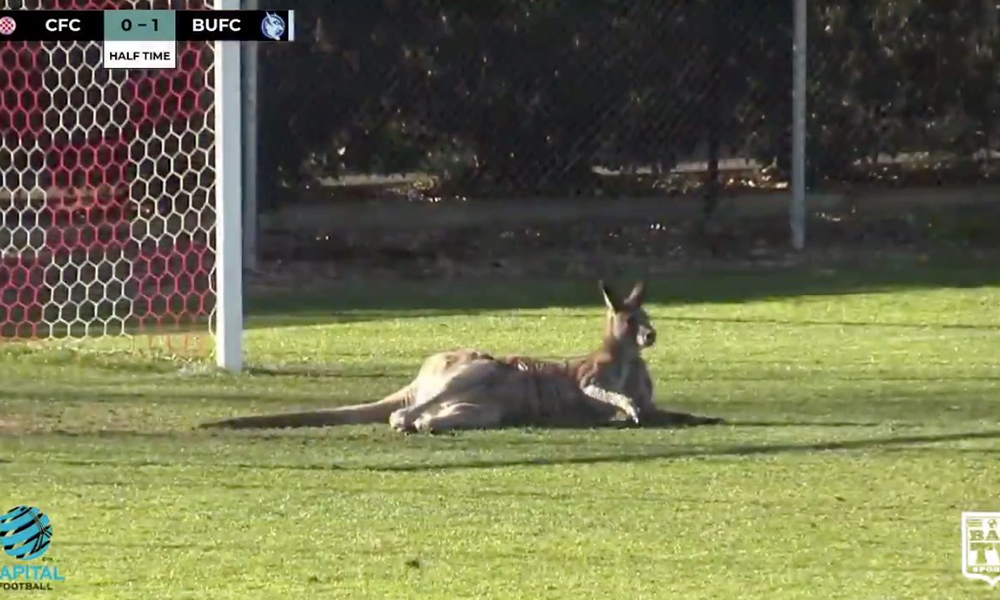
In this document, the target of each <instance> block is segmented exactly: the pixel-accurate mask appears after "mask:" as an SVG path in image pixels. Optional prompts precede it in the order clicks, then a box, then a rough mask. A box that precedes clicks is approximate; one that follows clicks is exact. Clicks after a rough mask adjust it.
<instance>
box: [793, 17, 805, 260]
mask: <svg viewBox="0 0 1000 600" xmlns="http://www.w3.org/2000/svg"><path fill="white" fill-rule="evenodd" d="M792 1H793V2H794V15H795V16H794V19H795V28H794V29H795V31H794V35H793V38H794V39H793V42H792V205H791V207H790V215H789V216H790V220H791V226H792V247H793V248H795V249H796V250H802V249H803V248H804V247H805V241H806V23H807V17H806V13H807V9H808V6H807V0H792Z"/></svg>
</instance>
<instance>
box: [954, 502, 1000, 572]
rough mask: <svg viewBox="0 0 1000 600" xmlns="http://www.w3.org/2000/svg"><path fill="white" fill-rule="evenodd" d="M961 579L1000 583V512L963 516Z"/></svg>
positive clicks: (965, 513) (975, 513)
mask: <svg viewBox="0 0 1000 600" xmlns="http://www.w3.org/2000/svg"><path fill="white" fill-rule="evenodd" d="M962 575H964V576H965V577H968V578H969V579H982V580H983V581H985V582H986V583H988V584H990V586H995V585H996V584H997V583H998V582H1000V512H963V513H962Z"/></svg>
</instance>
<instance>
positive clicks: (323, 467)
mask: <svg viewBox="0 0 1000 600" xmlns="http://www.w3.org/2000/svg"><path fill="white" fill-rule="evenodd" d="M759 425H761V426H768V425H766V424H764V423H760V424H759ZM783 425H788V426H791V425H793V424H791V423H784V424H783ZM806 425H807V426H822V425H824V424H823V423H808V424H806ZM850 425H853V424H840V423H837V424H833V426H850ZM119 434H120V435H122V436H131V435H136V436H146V435H149V436H153V437H164V434H162V433H150V434H145V433H130V432H119ZM84 435H86V434H84ZM102 435H103V434H102ZM107 435H113V434H112V433H111V432H107ZM173 435H175V436H176V434H173ZM995 439H1000V430H996V431H967V432H960V433H945V434H935V435H909V436H883V437H873V438H867V439H860V440H845V441H828V442H812V443H806V444H768V445H749V444H744V445H728V446H716V447H705V446H696V447H676V446H675V447H672V448H665V449H663V450H657V451H653V452H649V451H639V452H626V451H620V452H615V453H608V454H597V455H589V456H567V457H518V458H508V459H505V458H497V459H489V460H467V461H462V460H459V461H453V462H436V463H434V462H431V463H424V462H422V463H420V464H404V465H359V466H342V465H336V464H306V465H267V464H260V463H225V462H217V463H210V464H203V465H200V466H204V467H211V468H220V469H249V470H257V471H261V470H263V471H270V470H275V471H282V470H287V471H374V472H399V473H406V472H422V471H443V470H463V469H496V468H504V467H544V466H568V465H593V464H603V463H642V462H650V461H656V460H665V459H687V458H725V457H754V456H769V455H777V454H797V453H809V452H827V451H851V450H870V449H884V450H893V451H897V450H902V449H920V450H924V451H931V450H933V449H932V448H924V447H921V446H922V445H924V444H937V443H942V442H960V441H971V440H995ZM544 444H545V442H539V445H540V446H543V445H544ZM953 450H960V451H966V450H967V449H952V448H948V449H947V451H949V452H951V451H953ZM976 452H984V453H995V452H1000V450H991V449H987V450H976ZM5 461H6V459H0V464H2V463H4V462H5ZM7 462H10V461H7ZM53 463H54V464H60V465H65V466H78V467H79V466H82V467H95V466H120V467H175V466H178V463H175V462H169V461H163V460H138V461H137V460H127V461H118V460H86V459H58V458H54V459H51V460H48V461H47V464H53ZM183 466H184V467H185V468H189V467H192V466H199V465H197V464H194V463H191V462H185V463H184V465H183Z"/></svg>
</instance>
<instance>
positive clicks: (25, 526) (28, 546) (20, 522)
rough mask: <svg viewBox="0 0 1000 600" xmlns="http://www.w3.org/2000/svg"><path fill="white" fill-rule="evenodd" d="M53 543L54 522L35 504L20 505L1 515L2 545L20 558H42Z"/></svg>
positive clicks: (0, 535) (0, 539)
mask: <svg viewBox="0 0 1000 600" xmlns="http://www.w3.org/2000/svg"><path fill="white" fill-rule="evenodd" d="M51 543H52V523H50V522H49V517H48V515H46V514H45V513H43V512H42V511H40V510H38V509H37V508H35V507H34V506H18V507H17V508H12V509H10V510H9V511H8V512H7V514H5V515H0V545H3V550H4V552H6V553H7V554H9V555H10V556H13V557H14V558H17V559H20V560H32V559H35V558H40V557H41V556H42V555H44V554H45V553H46V552H48V550H49V545H50V544H51Z"/></svg>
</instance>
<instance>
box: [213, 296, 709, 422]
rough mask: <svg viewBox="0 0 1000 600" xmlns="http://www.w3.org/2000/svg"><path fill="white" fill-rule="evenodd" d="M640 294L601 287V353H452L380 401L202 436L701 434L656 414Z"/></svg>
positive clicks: (649, 333) (649, 338)
mask: <svg viewBox="0 0 1000 600" xmlns="http://www.w3.org/2000/svg"><path fill="white" fill-rule="evenodd" d="M644 289H645V288H644V285H643V284H642V283H638V284H636V285H635V287H634V288H633V290H632V292H631V294H629V296H628V297H626V298H624V299H619V298H618V297H617V296H615V294H614V293H613V292H612V291H611V290H610V289H609V288H608V287H607V286H606V285H604V283H603V282H601V291H602V293H603V295H604V301H605V304H606V305H607V307H608V313H607V319H606V326H605V333H604V336H603V339H602V342H601V346H600V347H599V348H598V349H597V350H595V351H593V352H591V353H589V354H587V355H586V356H582V357H579V358H574V359H568V360H562V361H547V360H539V359H535V358H531V357H524V356H493V355H491V354H488V353H486V352H482V351H479V350H471V349H464V350H451V351H446V352H439V353H437V354H434V355H431V356H430V357H428V358H427V359H426V360H425V361H424V363H423V365H422V366H421V368H420V371H419V372H418V373H417V376H416V378H414V380H413V381H412V382H410V383H409V384H407V385H406V386H404V387H403V388H401V389H399V390H397V391H395V392H393V393H392V394H390V395H388V396H386V397H385V398H383V399H382V400H379V401H377V402H372V403H368V404H358V405H354V406H344V407H338V408H332V409H328V410H321V411H309V412H300V413H286V414H277V415H261V416H251V417H237V418H233V419H228V420H225V421H219V422H216V423H209V424H206V425H203V427H227V428H236V429H243V428H266V427H323V426H330V425H346V424H358V423H385V422H388V423H389V424H390V425H391V426H392V427H393V428H394V429H396V430H398V431H404V432H415V431H421V432H434V431H447V430H456V429H494V428H499V427H506V426H579V427H589V426H600V425H603V424H607V423H609V422H610V421H612V420H614V419H615V418H616V417H617V416H619V415H624V416H625V418H626V419H628V420H630V421H632V422H634V423H637V424H640V425H647V424H648V425H702V424H715V423H721V422H722V419H717V418H710V417H701V416H696V415H689V414H685V413H676V412H670V411H666V410H663V409H661V408H659V407H657V406H656V404H655V403H654V401H653V384H652V380H651V378H650V376H649V370H648V368H647V367H646V362H645V361H644V360H643V358H642V350H644V349H645V348H649V347H651V346H652V345H653V344H654V343H655V338H656V330H655V329H654V328H653V326H652V324H651V323H650V320H649V315H648V314H647V313H646V311H645V310H644V309H643V300H644Z"/></svg>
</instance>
